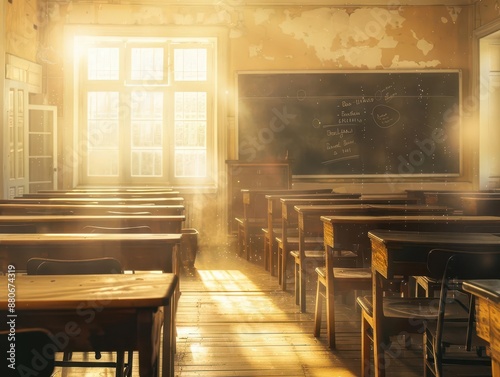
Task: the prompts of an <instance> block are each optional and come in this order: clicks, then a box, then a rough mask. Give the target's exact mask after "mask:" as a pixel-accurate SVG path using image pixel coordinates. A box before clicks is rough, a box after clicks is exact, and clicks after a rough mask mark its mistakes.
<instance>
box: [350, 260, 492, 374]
mask: <svg viewBox="0 0 500 377" xmlns="http://www.w3.org/2000/svg"><path fill="white" fill-rule="evenodd" d="M447 252H448V253H449V254H448V255H447V256H451V255H462V254H464V255H465V254H467V255H471V258H474V257H476V258H477V260H484V258H492V260H494V263H493V264H494V265H495V267H496V269H497V276H498V272H499V271H500V268H499V266H500V253H491V252H490V253H478V252H475V253H469V252H461V251H449V250H448V251H447ZM434 253H438V252H433V251H431V252H430V253H429V257H428V261H427V268H428V271H429V274H428V275H429V276H430V277H432V278H434V279H441V278H442V277H443V276H450V273H449V272H448V270H447V269H448V267H449V265H448V263H447V262H448V259H446V258H444V257H442V256H441V257H436V256H435V255H436V254H434ZM460 258H461V257H460ZM474 263H476V262H474ZM469 264H470V261H469ZM477 270H478V269H476V268H474V271H476V272H477ZM453 275H454V276H455V277H459V275H458V274H453ZM372 284H384V282H382V281H373V282H372ZM446 300H447V301H446V308H443V310H444V312H443V319H444V320H446V321H454V322H455V323H460V324H461V325H462V326H465V327H467V326H468V323H469V320H470V310H469V305H468V303H467V302H464V300H463V296H458V297H456V298H453V297H448V298H446ZM465 301H467V300H465ZM439 302H440V299H439V298H433V297H395V296H390V295H387V296H386V297H384V298H383V316H382V318H379V319H378V320H379V321H380V324H381V325H382V327H383V328H384V329H386V330H387V331H386V332H385V333H384V334H382V338H381V339H378V342H379V344H384V345H385V346H387V347H388V346H389V345H390V344H391V338H392V337H394V336H398V335H409V334H418V335H424V333H425V332H426V331H427V329H428V328H433V327H434V326H435V324H436V323H437V321H438V315H439ZM357 303H358V305H359V306H360V308H361V369H362V371H361V375H362V377H368V376H369V375H370V373H369V372H370V344H371V342H373V337H372V333H373V329H374V327H375V326H377V325H378V324H375V323H374V317H373V305H372V299H371V297H370V296H362V297H358V298H357ZM464 343H465V342H464ZM377 346H378V345H375V347H377ZM385 369H386V365H385V357H384V355H383V352H381V353H380V355H379V370H378V371H376V372H377V375H378V376H380V377H383V376H385V372H386V370H385Z"/></svg>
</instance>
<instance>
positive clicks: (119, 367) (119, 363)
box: [115, 352, 125, 377]
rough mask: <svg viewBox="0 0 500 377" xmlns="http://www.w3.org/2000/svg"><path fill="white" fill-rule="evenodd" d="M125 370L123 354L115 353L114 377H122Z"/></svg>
mask: <svg viewBox="0 0 500 377" xmlns="http://www.w3.org/2000/svg"><path fill="white" fill-rule="evenodd" d="M124 370H125V353H124V352H117V353H116V372H115V376H116V377H124Z"/></svg>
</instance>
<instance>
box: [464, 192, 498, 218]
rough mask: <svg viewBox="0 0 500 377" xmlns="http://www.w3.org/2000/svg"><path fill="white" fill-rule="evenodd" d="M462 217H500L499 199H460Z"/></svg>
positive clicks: (466, 197) (465, 197) (468, 197)
mask: <svg viewBox="0 0 500 377" xmlns="http://www.w3.org/2000/svg"><path fill="white" fill-rule="evenodd" d="M461 203H462V209H463V214H464V215H484V216H500V197H487V198H484V197H470V196H463V197H462V198H461Z"/></svg>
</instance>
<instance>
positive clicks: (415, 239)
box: [368, 218, 500, 376]
mask: <svg viewBox="0 0 500 377" xmlns="http://www.w3.org/2000/svg"><path fill="white" fill-rule="evenodd" d="M461 221H463V222H467V221H470V220H467V219H464V218H461V220H457V221H456V222H452V221H450V222H448V223H443V224H438V223H437V222H435V223H434V225H433V227H434V229H435V230H439V229H440V228H441V229H443V228H447V229H448V230H454V231H457V232H456V233H455V232H411V231H399V232H398V231H394V230H390V231H389V230H373V231H370V232H369V233H368V238H369V239H370V240H371V244H372V272H373V284H372V297H373V298H372V299H373V323H374V326H373V338H374V340H373V342H374V366H375V376H378V375H379V373H380V371H381V370H383V369H384V368H385V366H384V347H383V346H384V345H383V341H382V339H383V337H382V334H384V327H386V326H387V327H390V326H391V324H390V323H386V321H384V316H383V291H382V288H381V286H382V285H383V284H381V282H382V281H383V279H391V278H394V277H395V276H396V275H406V276H408V275H426V274H427V265H426V261H427V255H428V254H429V251H430V250H432V249H434V248H449V249H454V248H455V249H460V250H470V251H473V250H478V251H488V250H492V251H493V250H498V248H499V247H500V237H498V236H495V235H493V234H481V233H465V232H460V230H463V226H462V225H461V224H460V222H461ZM408 224H415V222H410V223H408ZM429 224H430V223H429ZM410 227H411V225H410ZM415 326H421V324H419V323H416V324H415ZM417 330H418V329H416V331H417Z"/></svg>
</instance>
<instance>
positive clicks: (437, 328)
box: [423, 249, 500, 377]
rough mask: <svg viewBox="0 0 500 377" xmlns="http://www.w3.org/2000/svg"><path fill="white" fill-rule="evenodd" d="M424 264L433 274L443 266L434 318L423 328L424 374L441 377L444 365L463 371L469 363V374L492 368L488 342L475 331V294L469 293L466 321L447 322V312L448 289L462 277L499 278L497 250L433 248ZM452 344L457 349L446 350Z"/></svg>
mask: <svg viewBox="0 0 500 377" xmlns="http://www.w3.org/2000/svg"><path fill="white" fill-rule="evenodd" d="M427 265H428V268H429V270H430V271H431V273H432V274H439V272H440V271H439V270H440V268H439V267H440V266H442V265H445V266H446V267H445V270H444V273H443V275H442V279H441V282H442V283H441V289H440V294H439V309H438V313H437V321H435V322H432V323H430V324H428V325H427V326H426V329H425V332H424V341H423V346H424V364H425V372H424V376H428V375H432V376H436V377H442V376H443V375H444V374H443V366H445V365H460V366H462V367H461V368H460V371H461V373H462V374H461V375H465V374H464V373H465V370H466V369H465V368H464V367H466V366H467V367H471V370H470V375H471V376H477V375H478V369H477V367H478V366H485V367H486V369H487V370H488V371H491V359H490V357H487V356H485V355H484V352H483V350H484V349H485V348H486V345H487V344H486V343H485V342H484V341H483V340H481V339H480V338H479V337H478V336H477V334H476V332H475V324H474V319H475V302H474V298H475V296H474V295H472V296H471V297H470V304H469V321H467V322H450V321H449V320H447V318H446V312H447V306H448V305H449V298H448V292H449V291H452V290H456V289H457V287H458V288H459V287H460V282H461V281H463V280H472V279H499V278H500V252H494V253H491V252H480V253H478V252H465V251H460V252H457V251H452V250H443V249H435V250H432V251H431V252H430V253H429V257H428V259H427ZM433 270H435V271H433ZM452 346H460V347H459V351H458V352H453V353H452V352H449V351H448V350H449V349H450V347H452ZM445 350H446V351H445ZM454 351H456V349H454Z"/></svg>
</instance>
